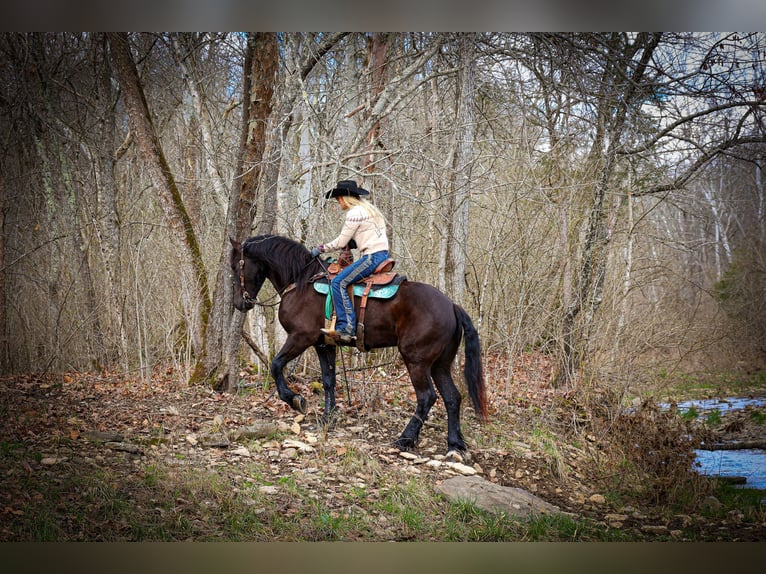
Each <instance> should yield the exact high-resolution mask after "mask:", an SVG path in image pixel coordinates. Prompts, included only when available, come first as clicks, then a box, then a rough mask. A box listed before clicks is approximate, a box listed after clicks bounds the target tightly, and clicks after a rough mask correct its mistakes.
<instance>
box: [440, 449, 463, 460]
mask: <svg viewBox="0 0 766 574" xmlns="http://www.w3.org/2000/svg"><path fill="white" fill-rule="evenodd" d="M465 456H466V453H465V452H464V451H463V452H461V451H459V450H454V449H453V450H450V451H449V452H448V453H447V454H446V455H445V457H444V458H445V459H446V460H450V461H452V462H459V463H461V464H462V463H464V462H465Z"/></svg>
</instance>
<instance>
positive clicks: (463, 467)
mask: <svg viewBox="0 0 766 574" xmlns="http://www.w3.org/2000/svg"><path fill="white" fill-rule="evenodd" d="M444 464H445V465H446V466H447V468H451V469H452V470H454V471H455V472H459V473H460V474H462V475H463V476H473V475H474V474H477V472H476V469H475V468H474V467H472V466H468V465H467V464H461V463H459V462H445V463H444Z"/></svg>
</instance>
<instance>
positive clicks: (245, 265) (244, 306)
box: [229, 238, 266, 313]
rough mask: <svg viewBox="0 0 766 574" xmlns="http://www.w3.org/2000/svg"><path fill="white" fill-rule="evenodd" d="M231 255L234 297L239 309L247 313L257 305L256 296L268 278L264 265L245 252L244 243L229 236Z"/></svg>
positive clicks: (235, 304)
mask: <svg viewBox="0 0 766 574" xmlns="http://www.w3.org/2000/svg"><path fill="white" fill-rule="evenodd" d="M229 241H230V242H231V256H230V260H229V264H230V265H231V272H232V275H233V287H234V298H233V300H232V302H233V303H234V307H236V309H237V310H238V311H242V312H243V313H246V312H247V311H249V310H250V309H252V308H253V307H254V306H255V298H256V297H257V296H258V292H259V291H260V290H261V287H262V286H263V282H264V281H265V280H266V275H265V272H264V269H263V266H262V265H260V264H259V263H258V262H257V261H255V260H254V259H253V258H251V257H248V256H247V255H246V254H245V248H244V246H243V244H242V243H240V242H239V241H235V240H234V239H231V238H229Z"/></svg>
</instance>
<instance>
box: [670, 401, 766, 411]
mask: <svg viewBox="0 0 766 574" xmlns="http://www.w3.org/2000/svg"><path fill="white" fill-rule="evenodd" d="M765 405H766V397H757V398H744V397H730V398H727V399H702V400H691V401H684V402H681V403H678V410H679V411H680V412H682V413H684V412H686V411H688V410H689V409H691V408H692V407H694V409H695V410H696V411H697V412H698V413H709V412H711V411H718V412H720V413H721V414H724V413H728V412H729V411H736V410H742V409H744V408H745V407H749V406H752V407H762V406H765Z"/></svg>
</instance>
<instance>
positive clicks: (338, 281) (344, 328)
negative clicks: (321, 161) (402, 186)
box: [311, 180, 388, 344]
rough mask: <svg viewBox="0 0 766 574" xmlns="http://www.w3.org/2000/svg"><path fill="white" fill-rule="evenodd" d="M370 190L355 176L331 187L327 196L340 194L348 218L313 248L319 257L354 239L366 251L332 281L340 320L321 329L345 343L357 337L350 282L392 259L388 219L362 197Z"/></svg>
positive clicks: (338, 195) (360, 248) (336, 196)
mask: <svg viewBox="0 0 766 574" xmlns="http://www.w3.org/2000/svg"><path fill="white" fill-rule="evenodd" d="M369 194H370V192H369V191H367V190H366V189H363V188H361V187H358V186H357V184H356V182H355V181H351V180H344V181H339V182H338V185H336V186H335V188H334V189H331V190H330V191H328V192H327V193H326V194H325V199H330V198H331V197H335V198H337V200H338V204H339V205H340V208H341V209H342V210H343V211H345V212H346V220H345V222H344V223H343V228H342V229H341V230H340V235H338V237H336V238H335V239H333V240H332V241H330V242H329V243H325V244H323V245H319V246H317V247H314V249H312V250H311V255H312V256H313V257H317V256H318V255H319V254H320V253H326V252H328V251H338V250H340V249H343V248H344V247H346V245H348V244H349V242H350V241H352V240H353V241H355V242H356V246H357V248H358V249H359V251H361V253H362V256H361V257H360V258H359V259H357V260H356V261H354V262H353V263H352V264H351V265H349V266H348V267H346V268H345V269H343V270H342V271H341V272H340V273H338V275H336V276H335V277H334V278H333V280H332V282H331V283H330V289H331V290H332V300H333V304H334V305H335V313H336V314H337V321H336V323H335V329H334V330H333V329H325V328H322V329H321V331H322V332H323V333H325V334H326V335H328V336H330V337H332V338H333V339H335V340H336V341H339V342H341V343H345V344H349V343H352V342H353V341H354V339H355V338H356V314H355V312H354V302H353V301H352V300H351V296H350V295H349V294H348V287H349V285H352V284H354V283H356V282H357V281H360V280H361V279H364V278H365V277H367V276H368V275H371V274H372V272H373V271H375V269H376V268H377V266H378V265H380V264H381V263H382V262H383V261H385V260H386V259H388V237H387V236H386V220H385V219H384V218H383V214H382V213H380V211H379V210H378V208H377V207H375V206H374V205H373V204H372V203H370V202H369V201H367V200H366V199H364V198H362V197H361V196H363V195H369Z"/></svg>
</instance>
